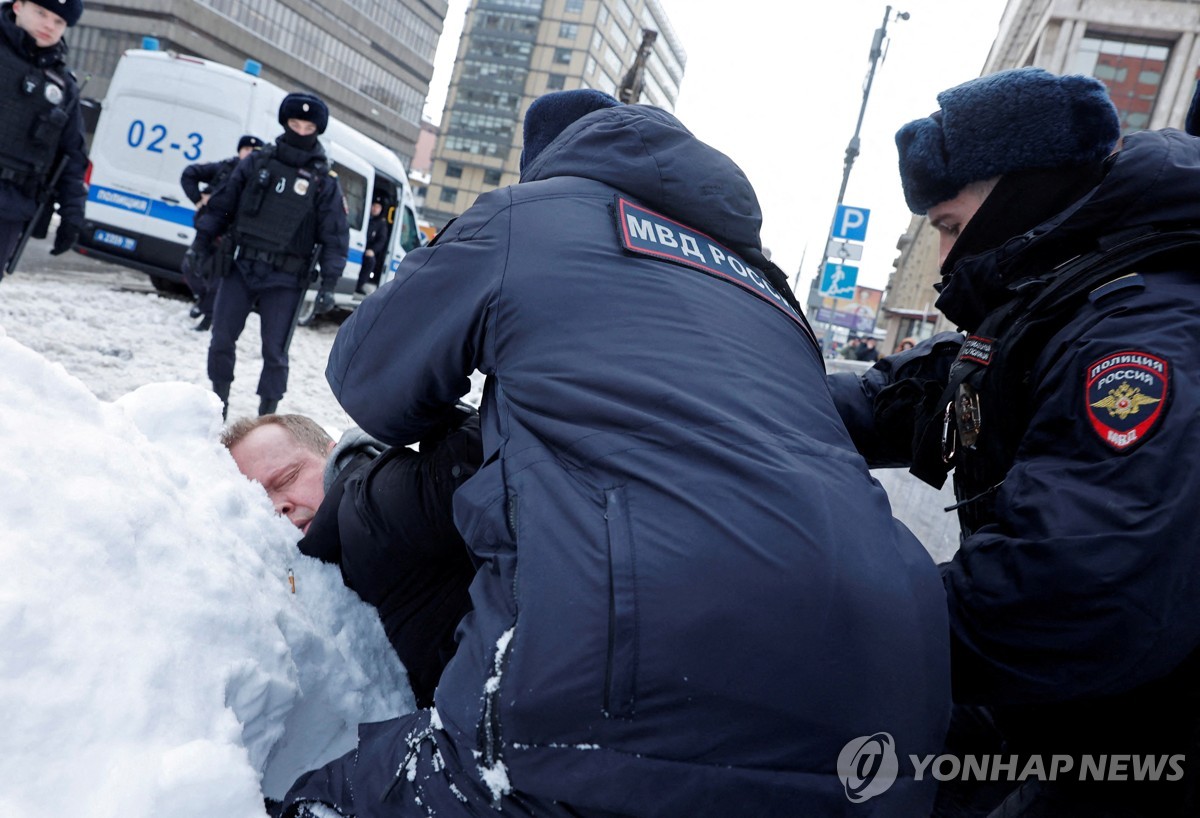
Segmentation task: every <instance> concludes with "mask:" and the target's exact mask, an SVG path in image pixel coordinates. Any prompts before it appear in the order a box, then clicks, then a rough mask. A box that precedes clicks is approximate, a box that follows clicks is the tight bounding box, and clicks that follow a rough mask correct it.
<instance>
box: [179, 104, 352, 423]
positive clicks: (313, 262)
mask: <svg viewBox="0 0 1200 818" xmlns="http://www.w3.org/2000/svg"><path fill="white" fill-rule="evenodd" d="M328 123H329V109H328V108H327V107H326V105H325V103H324V102H322V101H321V100H320V99H319V98H317V97H315V96H313V95H311V94H288V95H287V96H286V97H285V98H284V100H283V103H282V104H281V105H280V106H279V124H280V125H282V126H283V133H282V134H280V135H279V136H278V137H277V138H276V139H275V144H274V145H270V146H268V147H265V148H263V149H262V150H259V151H256V152H255V153H253V154H251V155H250V156H248V157H247V158H246V159H244V160H242V161H241V162H240V163H239V164H238V166H237V168H235V169H234V171H233V173H232V174H231V175H230V177H229V179H228V180H227V181H226V182H225V184H224V185H222V186H221V188H220V189H219V190H217V191H215V192H214V193H213V196H212V198H211V199H209V201H208V205H207V207H205V208H204V212H203V213H202V214H201V216H200V219H199V222H198V223H197V225H196V240H195V242H194V243H193V245H192V251H193V252H194V253H195V255H196V256H197V260H198V261H200V262H201V263H203V262H204V260H205V259H206V258H207V257H208V256H211V255H212V254H213V252H214V244H215V242H216V239H217V237H218V236H224V239H223V240H222V242H221V256H222V258H221V264H222V271H223V273H224V275H223V278H222V279H221V283H220V285H219V287H218V290H217V298H216V302H215V303H214V305H213V325H212V341H211V342H210V344H209V348H208V377H209V380H211V381H212V385H213V391H214V392H216V394H217V395H218V397H220V398H221V402H222V404H224V410H225V412H226V413H227V412H228V410H229V389H230V386H231V385H232V384H233V370H234V363H235V360H236V354H237V340H238V336H240V335H241V334H242V329H243V328H244V327H245V325H246V318H247V316H249V314H250V311H251V310H252V309H257V310H258V314H259V318H260V322H261V325H262V357H263V368H262V374H261V375H260V376H259V379H258V396H259V399H260V401H259V406H258V413H259V414H260V415H266V414H271V413H273V412H274V411H275V409H276V407H277V406H278V405H279V400H280V399H281V398H282V397H283V394H284V392H286V391H287V376H288V343H289V341H290V340H291V333H292V327H293V326H294V324H295V322H296V317H297V313H298V311H299V307H300V304H301V302H302V300H303V298H304V293H305V291H306V290H307V289H308V284H309V280H310V276H311V274H312V272H313V271H314V270H315V269H316V268H317V265H318V263H319V265H320V278H321V284H320V288H319V290H318V292H317V298H316V305H315V312H316V313H318V314H319V313H323V312H328V311H329V310H330V309H332V308H333V289H334V286H335V285H336V284H337V280H338V279H339V278H341V275H342V270H343V269H344V268H345V266H346V254H347V252H348V251H349V246H350V229H349V226H348V225H347V222H346V203H345V199H344V197H343V194H342V188H341V185H340V184H339V183H338V180H337V176H336V174H334V173H333V171H332V170H330V167H329V162H328V160H327V159H326V157H325V150H324V149H323V148H322V147H321V144H320V142H319V141H318V139H317V137H318V135H320V134H321V133H324V131H325V127H326V125H328Z"/></svg>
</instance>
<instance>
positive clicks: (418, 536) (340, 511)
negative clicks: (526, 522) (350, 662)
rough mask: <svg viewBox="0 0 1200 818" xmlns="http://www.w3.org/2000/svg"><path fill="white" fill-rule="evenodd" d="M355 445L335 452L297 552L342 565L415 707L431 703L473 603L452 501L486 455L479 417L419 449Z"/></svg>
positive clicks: (471, 567) (472, 569) (468, 564)
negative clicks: (399, 666)
mask: <svg viewBox="0 0 1200 818" xmlns="http://www.w3.org/2000/svg"><path fill="white" fill-rule="evenodd" d="M343 440H346V438H345V437H343ZM368 441H369V439H368ZM355 442H356V441H350V443H351V445H350V446H349V447H348V449H347V450H343V451H338V452H337V454H338V465H339V466H340V469H339V470H338V471H337V472H336V474H335V475H331V477H332V482H331V484H330V485H329V487H328V488H327V489H326V493H325V500H324V501H323V502H322V503H321V507H320V508H319V509H317V513H316V516H314V517H313V520H312V524H311V525H310V526H309V528H308V532H307V533H306V534H305V536H304V538H303V539H302V540H300V550H301V551H302V552H303V553H305V554H308V555H309V556H311V557H316V558H318V559H320V560H324V561H325V562H332V563H336V564H338V565H339V566H340V567H341V570H342V578H343V580H344V581H345V583H346V586H347V587H348V588H350V589H351V590H353V591H355V592H356V593H357V594H358V595H359V596H360V597H362V599H363V601H364V602H367V603H370V604H371V605H373V606H375V608H376V609H377V610H378V611H379V618H380V619H381V620H382V622H383V629H384V631H385V632H386V633H387V637H388V640H389V641H390V642H391V643H392V647H393V648H395V649H396V654H397V655H398V656H399V657H400V661H401V662H403V663H404V667H405V669H406V670H407V671H408V680H409V683H410V684H411V685H412V689H413V694H414V696H415V697H416V700H417V706H418V707H429V706H430V705H431V704H432V703H433V691H434V689H435V688H436V687H437V682H438V679H439V678H440V677H441V675H442V669H443V668H444V667H445V666H446V663H447V662H448V661H450V657H451V656H453V655H454V631H455V629H456V628H457V627H458V623H459V621H460V620H461V619H462V618H463V615H464V614H466V612H467V611H469V610H470V608H471V601H470V597H469V596H468V594H467V587H468V586H469V585H470V584H471V579H472V578H473V577H474V576H475V566H474V565H473V564H472V562H471V559H470V557H469V555H468V553H467V546H466V544H465V543H464V542H463V540H462V537H461V536H460V535H459V533H458V530H457V529H456V528H455V527H454V517H453V509H452V498H453V496H454V492H455V491H456V490H457V489H458V487H459V486H460V485H462V483H463V482H465V481H466V479H467V478H468V477H470V476H471V475H473V474H474V473H475V471H476V470H477V469H478V468H479V464H480V462H481V461H482V449H481V448H480V441H479V417H478V415H474V416H472V417H470V418H468V419H467V420H466V421H465V422H464V423H463V424H462V425H461V426H460V427H459V428H456V429H453V430H451V431H450V432H449V433H448V434H446V435H445V436H442V435H441V434H438V435H436V436H431V437H427V438H426V439H425V440H423V441H422V442H421V451H420V452H419V453H418V452H416V451H413V450H412V449H410V448H408V447H406V446H395V447H392V448H390V449H387V450H386V451H383V452H382V453H380V451H379V449H378V448H376V447H375V446H373V445H371V443H370V442H362V443H359V444H358V445H354V443H355ZM339 446H340V444H339Z"/></svg>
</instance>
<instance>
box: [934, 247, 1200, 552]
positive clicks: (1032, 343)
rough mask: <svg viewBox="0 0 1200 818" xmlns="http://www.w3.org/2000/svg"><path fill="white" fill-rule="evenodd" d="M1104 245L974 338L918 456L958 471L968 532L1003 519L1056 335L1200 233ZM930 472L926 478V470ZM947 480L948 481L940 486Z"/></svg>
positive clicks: (1033, 282) (1029, 288) (1041, 283)
mask: <svg viewBox="0 0 1200 818" xmlns="http://www.w3.org/2000/svg"><path fill="white" fill-rule="evenodd" d="M1100 244H1101V249H1099V250H1097V251H1094V252H1092V253H1088V254H1086V255H1083V256H1079V257H1077V258H1075V259H1072V260H1071V261H1070V262H1068V263H1066V264H1064V265H1061V266H1060V267H1059V268H1056V269H1055V270H1053V271H1051V272H1050V273H1048V274H1047V275H1046V276H1045V277H1044V278H1042V279H1041V280H1038V279H1037V278H1036V277H1033V278H1030V279H1029V280H1028V281H1027V283H1026V284H1025V286H1023V287H1022V288H1021V295H1019V296H1018V297H1017V298H1014V299H1013V300H1012V301H1009V302H1008V303H1007V304H1005V305H1004V306H1002V307H1000V308H998V309H996V310H993V311H992V312H991V313H990V314H989V315H988V317H987V318H986V319H985V320H984V321H983V323H982V324H981V325H980V326H979V329H978V330H976V331H975V332H974V333H972V334H971V335H970V336H968V337H967V340H966V341H965V342H964V343H963V346H962V349H961V350H960V351H959V355H958V359H957V360H956V361H955V363H954V366H953V368H952V369H951V370H950V379H949V383H948V384H947V386H946V389H945V390H944V391H943V393H942V396H941V398H940V399H939V400H938V406H939V407H944V408H943V409H942V411H941V412H940V413H939V414H938V416H937V417H936V418H934V419H933V421H931V423H930V426H929V427H928V428H927V429H926V431H925V434H924V435H923V436H922V438H921V443H920V444H919V448H920V449H921V451H919V452H917V453H915V457H914V468H913V472H914V474H917V476H918V477H922V479H926V480H927V482H933V481H932V480H930V479H929V477H935V476H937V475H935V474H934V472H935V471H936V467H935V466H934V465H933V464H935V463H939V464H941V466H942V467H943V468H942V471H941V474H940V477H941V478H942V479H944V477H945V473H946V471H947V470H949V469H951V468H953V469H954V494H955V500H956V502H955V505H954V506H953V507H952V508H954V509H956V510H957V512H958V519H959V525H960V527H961V529H962V533H963V536H969V535H970V534H972V533H973V532H975V531H977V530H979V528H980V527H981V526H983V525H986V524H988V523H991V522H995V520H996V513H995V508H996V494H997V492H998V490H999V488H1000V486H1001V484H1002V483H1003V482H1004V478H1005V476H1006V475H1007V474H1008V471H1009V469H1010V468H1012V465H1013V462H1014V461H1015V459H1016V454H1017V448H1018V447H1019V446H1020V443H1021V440H1022V438H1023V437H1024V436H1025V432H1026V430H1027V429H1028V427H1029V423H1030V422H1031V421H1032V419H1033V414H1034V412H1035V411H1036V410H1037V406H1035V405H1034V404H1033V402H1032V400H1031V398H1032V396H1033V392H1034V390H1035V388H1036V386H1037V384H1035V383H1034V366H1035V364H1036V361H1037V357H1038V355H1039V353H1041V352H1042V350H1043V349H1045V347H1046V345H1047V344H1048V343H1049V342H1050V340H1051V338H1053V337H1054V335H1055V334H1056V333H1057V332H1059V331H1060V330H1061V329H1063V328H1064V327H1065V326H1066V325H1067V323H1069V322H1070V320H1071V317H1072V316H1073V315H1074V314H1075V313H1076V312H1077V311H1078V310H1079V309H1080V308H1081V307H1082V305H1083V303H1084V302H1085V301H1086V300H1087V298H1088V295H1089V294H1090V293H1091V292H1092V291H1093V290H1095V289H1096V288H1097V287H1100V286H1102V285H1103V284H1106V283H1108V282H1109V281H1112V280H1114V279H1116V278H1119V277H1121V276H1124V275H1127V274H1128V273H1130V272H1131V270H1132V268H1133V267H1134V265H1138V264H1144V263H1149V262H1152V261H1155V260H1156V259H1160V258H1170V257H1171V256H1170V254H1172V253H1176V252H1185V253H1186V252H1190V253H1195V251H1196V249H1197V248H1200V230H1179V231H1172V232H1158V231H1155V230H1147V231H1144V232H1139V233H1137V234H1133V235H1118V236H1114V237H1111V238H1109V239H1105V240H1101V242H1100ZM918 463H921V464H924V465H923V466H921V467H920V469H923V470H924V471H925V474H924V475H923V474H921V473H920V470H919V468H918V466H917V464H918ZM938 485H940V483H938Z"/></svg>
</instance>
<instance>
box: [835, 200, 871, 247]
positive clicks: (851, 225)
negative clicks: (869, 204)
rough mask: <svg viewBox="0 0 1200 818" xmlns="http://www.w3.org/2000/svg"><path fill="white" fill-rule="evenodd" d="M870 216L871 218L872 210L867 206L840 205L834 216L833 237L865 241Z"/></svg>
mask: <svg viewBox="0 0 1200 818" xmlns="http://www.w3.org/2000/svg"><path fill="white" fill-rule="evenodd" d="M869 218H871V211H870V210H867V209H866V208H865V207H850V206H849V205H838V207H837V215H835V216H834V218H833V237H834V238H835V239H849V240H850V241H865V240H866V238H867V219H869Z"/></svg>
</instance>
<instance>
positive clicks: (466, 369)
mask: <svg viewBox="0 0 1200 818" xmlns="http://www.w3.org/2000/svg"><path fill="white" fill-rule="evenodd" d="M510 199H511V192H510V191H508V190H507V189H502V190H499V191H493V192H492V193H488V194H484V195H483V196H481V197H480V198H479V199H478V200H477V201H476V203H475V204H474V205H473V206H472V207H471V208H470V210H468V211H467V212H466V213H465V214H463V215H462V216H460V217H459V218H458V219H457V220H456V221H455V222H454V224H453V225H451V226H450V227H449V228H447V229H446V230H445V231H443V233H442V235H441V238H439V239H438V241H437V243H436V244H433V245H431V246H429V247H422V248H419V249H417V250H414V251H413V252H411V253H409V254H408V255H407V256H405V258H404V261H403V263H402V264H401V265H400V269H399V271H398V273H397V276H396V279H395V280H394V281H391V282H389V283H388V284H386V285H384V286H383V287H382V288H380V289H379V291H378V292H376V293H375V294H374V295H372V296H371V297H370V298H368V299H367V300H366V301H364V302H363V303H362V304H361V305H360V306H359V307H358V309H356V310H355V311H354V314H353V315H351V316H350V318H349V319H347V321H346V323H344V324H343V325H342V328H341V330H340V331H339V332H338V336H337V338H336V339H335V340H334V344H333V348H332V350H331V351H330V356H329V365H328V367H327V368H326V370H325V375H326V378H327V379H328V380H329V384H330V386H331V387H332V388H333V392H334V394H335V395H336V396H337V398H338V400H339V401H340V402H341V404H342V406H343V407H344V408H345V410H346V411H347V412H348V413H349V414H350V416H351V417H352V418H354V420H355V422H356V423H357V424H358V425H359V426H361V427H362V428H363V429H364V430H365V431H366V432H367V433H368V434H370V435H372V436H374V437H377V438H379V439H380V440H383V441H385V442H388V443H393V444H397V443H399V444H404V443H410V442H413V441H415V440H418V439H419V438H420V437H421V435H422V434H423V433H424V432H425V431H426V430H428V429H430V428H432V427H433V426H435V425H437V423H438V422H439V421H440V420H441V419H442V418H443V417H444V413H445V411H446V408H447V407H448V406H450V405H452V404H454V403H455V402H456V401H457V400H458V398H460V397H462V396H463V395H465V394H466V393H467V392H468V391H469V389H470V386H471V383H470V374H471V372H473V371H474V370H476V369H478V370H480V371H482V372H485V373H486V372H488V371H490V366H491V360H490V355H489V350H488V349H486V348H485V347H484V338H485V335H486V329H487V326H488V324H489V323H490V322H491V320H492V313H493V311H494V309H495V301H496V299H497V297H498V292H499V289H500V282H501V279H502V277H503V273H504V266H505V264H506V262H507V258H508V249H509V221H510V214H509V211H508V203H509V201H510Z"/></svg>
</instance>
